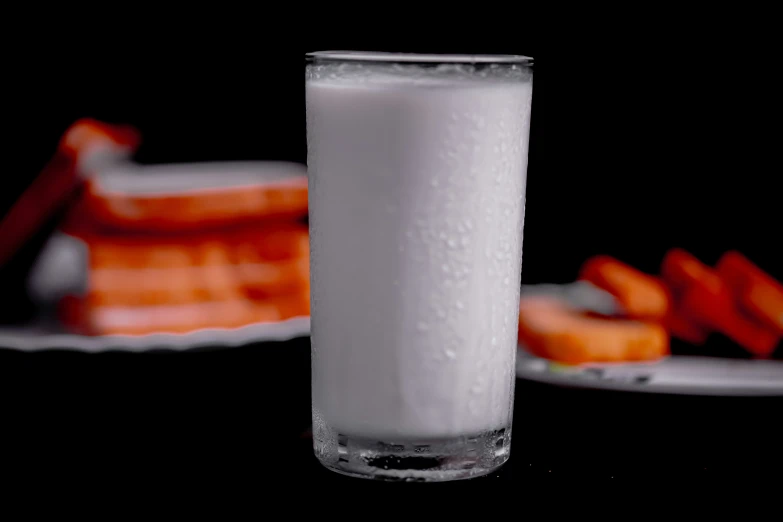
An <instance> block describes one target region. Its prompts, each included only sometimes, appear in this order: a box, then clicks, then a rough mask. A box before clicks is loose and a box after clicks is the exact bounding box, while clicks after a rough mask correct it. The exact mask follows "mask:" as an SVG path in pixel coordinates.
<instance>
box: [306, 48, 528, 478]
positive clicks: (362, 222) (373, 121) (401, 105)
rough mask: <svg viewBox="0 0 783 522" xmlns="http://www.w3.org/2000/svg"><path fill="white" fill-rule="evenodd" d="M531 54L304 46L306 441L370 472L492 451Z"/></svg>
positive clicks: (507, 338) (508, 380)
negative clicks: (308, 334)
mask: <svg viewBox="0 0 783 522" xmlns="http://www.w3.org/2000/svg"><path fill="white" fill-rule="evenodd" d="M532 77H533V60H532V58H528V57H523V56H508V55H501V56H456V55H422V54H389V53H362V52H317V53H311V54H309V55H308V56H307V60H306V106H307V143H308V168H309V207H310V241H311V251H310V252H311V253H310V256H311V257H310V261H311V310H312V311H311V314H312V315H311V317H312V322H311V324H312V384H313V388H312V400H313V439H314V449H315V454H316V456H317V457H318V459H319V460H320V461H321V463H322V464H323V465H324V466H326V467H327V468H329V469H332V470H334V471H337V472H340V473H344V474H348V475H354V476H360V477H367V478H376V479H388V480H423V481H440V480H452V479H461V478H469V477H475V476H479V475H483V474H487V473H489V472H491V471H493V470H495V469H496V468H498V467H499V466H501V465H502V464H503V463H504V462H505V461H506V460H507V459H508V457H509V452H510V447H511V420H512V411H513V400H514V376H515V373H514V364H515V356H516V347H517V328H518V314H519V290H520V276H521V273H520V272H521V257H522V228H523V223H524V211H525V184H526V170H527V152H528V134H529V128H530V105H531V98H532V85H533V84H532Z"/></svg>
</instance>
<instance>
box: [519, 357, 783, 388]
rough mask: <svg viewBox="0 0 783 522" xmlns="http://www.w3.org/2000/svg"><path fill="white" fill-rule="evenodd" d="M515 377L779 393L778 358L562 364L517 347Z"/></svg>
mask: <svg viewBox="0 0 783 522" xmlns="http://www.w3.org/2000/svg"><path fill="white" fill-rule="evenodd" d="M517 377H519V378H522V379H526V380H530V381H536V382H542V383H546V384H553V385H556V386H568V387H578V388H592V389H599V390H617V391H631V392H646V393H667V394H678V395H720V396H783V362H781V361H762V360H756V361H753V360H744V359H722V358H717V357H686V356H681V355H675V356H671V357H667V358H666V359H663V360H661V361H658V362H655V363H636V364H604V365H585V366H579V367H568V366H563V365H560V364H557V363H554V362H551V361H547V360H545V359H541V358H538V357H535V356H533V355H530V354H529V353H528V352H526V351H525V350H524V349H523V348H520V350H519V352H518V353H517Z"/></svg>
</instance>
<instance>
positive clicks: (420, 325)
mask: <svg viewBox="0 0 783 522" xmlns="http://www.w3.org/2000/svg"><path fill="white" fill-rule="evenodd" d="M416 328H417V329H418V330H419V331H420V332H425V331H427V330H429V328H430V327H429V325H428V324H427V323H425V322H424V321H419V323H418V324H417V325H416Z"/></svg>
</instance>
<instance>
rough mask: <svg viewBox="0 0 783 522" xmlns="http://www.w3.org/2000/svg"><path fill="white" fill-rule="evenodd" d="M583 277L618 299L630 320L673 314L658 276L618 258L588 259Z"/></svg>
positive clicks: (582, 273)
mask: <svg viewBox="0 0 783 522" xmlns="http://www.w3.org/2000/svg"><path fill="white" fill-rule="evenodd" d="M579 278H580V279H583V280H585V281H589V282H591V283H593V284H594V285H596V286H597V287H599V288H601V289H603V290H606V291H607V292H609V293H610V294H612V295H613V296H615V297H616V298H617V300H618V301H619V302H620V304H621V305H622V306H623V308H624V309H625V312H626V314H627V315H628V316H629V317H632V318H635V319H661V318H663V317H666V315H667V314H668V313H669V308H670V298H669V295H668V291H667V289H666V287H665V286H664V285H663V284H662V283H661V282H660V281H659V280H658V279H656V278H655V277H653V276H650V275H647V274H645V273H643V272H641V271H639V270H637V269H635V268H633V267H631V266H629V265H626V264H625V263H622V262H620V261H618V260H616V259H614V258H611V257H608V256H596V257H593V258H591V259H589V260H587V262H585V264H584V265H582V270H581V272H580V275H579Z"/></svg>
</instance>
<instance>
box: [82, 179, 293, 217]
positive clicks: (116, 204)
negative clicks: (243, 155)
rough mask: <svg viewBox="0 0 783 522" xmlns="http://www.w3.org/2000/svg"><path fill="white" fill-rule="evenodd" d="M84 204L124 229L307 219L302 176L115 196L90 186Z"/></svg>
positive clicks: (98, 186) (97, 185)
mask: <svg viewBox="0 0 783 522" xmlns="http://www.w3.org/2000/svg"><path fill="white" fill-rule="evenodd" d="M85 205H86V206H87V207H88V208H89V210H90V212H91V214H92V215H93V217H94V218H95V219H96V220H97V221H99V222H100V223H102V224H104V225H107V226H111V227H113V228H116V229H120V230H136V231H139V230H146V231H181V230H203V229H205V228H209V227H216V226H221V225H227V224H229V225H230V224H236V223H239V222H247V221H253V220H259V219H298V218H302V217H303V216H306V215H307V178H306V177H305V176H304V175H299V176H295V177H290V178H285V179H279V180H275V181H264V182H255V183H251V182H248V183H245V184H238V185H228V186H213V187H208V188H201V189H194V190H180V191H174V192H160V191H158V192H142V193H133V192H115V191H113V190H111V189H110V188H107V187H105V186H104V185H103V184H102V183H101V182H100V181H99V180H97V179H96V180H91V181H90V182H89V183H88V184H87V190H86V198H85Z"/></svg>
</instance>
